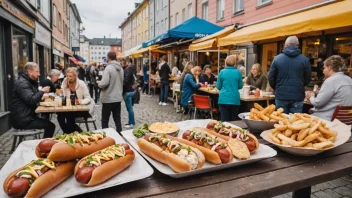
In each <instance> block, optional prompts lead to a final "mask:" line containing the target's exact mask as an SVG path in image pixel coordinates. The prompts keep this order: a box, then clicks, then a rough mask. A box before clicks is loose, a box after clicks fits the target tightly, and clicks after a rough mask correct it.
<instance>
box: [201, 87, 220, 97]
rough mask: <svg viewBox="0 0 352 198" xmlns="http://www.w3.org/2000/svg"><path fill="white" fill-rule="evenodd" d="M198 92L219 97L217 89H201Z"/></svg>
mask: <svg viewBox="0 0 352 198" xmlns="http://www.w3.org/2000/svg"><path fill="white" fill-rule="evenodd" d="M198 90H199V91H203V92H206V93H209V94H213V95H219V90H218V89H216V88H215V89H212V90H209V87H200V88H199V89H198Z"/></svg>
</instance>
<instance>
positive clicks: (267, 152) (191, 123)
mask: <svg viewBox="0 0 352 198" xmlns="http://www.w3.org/2000/svg"><path fill="white" fill-rule="evenodd" d="M209 122H210V120H187V121H183V122H178V123H175V124H176V125H177V126H179V127H180V133H179V135H178V137H182V133H183V132H184V131H185V130H187V129H192V128H193V127H205V126H206V125H207V124H208V123H209ZM226 125H231V124H229V123H226ZM232 126H234V125H232ZM122 136H124V137H125V138H126V140H127V141H128V142H129V143H130V145H132V146H133V147H134V148H135V149H136V150H137V151H138V152H139V153H140V154H141V155H143V157H144V158H146V159H147V160H148V161H149V162H150V163H151V164H152V165H153V166H154V167H155V168H156V169H158V170H159V171H160V172H162V173H163V174H165V175H168V176H170V177H174V178H180V177H187V176H191V175H197V174H201V173H206V172H210V171H215V170H220V169H225V168H229V167H235V166H240V165H244V164H250V163H253V162H256V161H258V160H262V159H265V158H269V157H274V156H275V155H276V154H277V152H276V151H275V150H274V149H272V148H270V147H269V146H266V145H263V144H260V145H259V149H258V150H257V152H255V153H254V154H252V155H251V156H250V158H249V159H247V160H237V159H234V160H233V161H232V162H231V163H229V164H223V165H214V164H211V163H208V162H205V164H204V166H203V167H202V168H201V169H197V170H193V171H189V172H185V173H176V172H175V171H173V170H172V169H171V168H170V167H169V166H167V165H165V164H162V163H160V162H158V161H156V160H154V159H152V158H150V157H148V156H147V155H145V154H144V153H143V152H142V151H140V150H139V148H138V146H137V138H136V137H135V136H133V134H132V130H128V131H124V132H122Z"/></svg>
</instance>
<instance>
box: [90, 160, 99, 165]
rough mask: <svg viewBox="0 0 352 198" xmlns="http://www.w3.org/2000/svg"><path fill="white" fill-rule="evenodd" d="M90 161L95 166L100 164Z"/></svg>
mask: <svg viewBox="0 0 352 198" xmlns="http://www.w3.org/2000/svg"><path fill="white" fill-rule="evenodd" d="M90 163H91V164H93V165H96V166H100V164H98V162H95V161H91V162H90Z"/></svg>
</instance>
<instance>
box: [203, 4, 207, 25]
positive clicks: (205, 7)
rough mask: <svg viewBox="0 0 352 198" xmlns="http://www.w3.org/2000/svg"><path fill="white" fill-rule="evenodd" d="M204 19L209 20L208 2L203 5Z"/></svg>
mask: <svg viewBox="0 0 352 198" xmlns="http://www.w3.org/2000/svg"><path fill="white" fill-rule="evenodd" d="M202 18H203V19H204V20H206V21H207V20H208V2H206V3H203V5H202Z"/></svg>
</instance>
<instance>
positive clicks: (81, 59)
mask: <svg viewBox="0 0 352 198" xmlns="http://www.w3.org/2000/svg"><path fill="white" fill-rule="evenodd" d="M73 57H75V58H76V59H77V60H79V61H81V62H83V63H85V62H86V60H85V59H84V58H82V57H80V56H79V55H77V54H75V55H73Z"/></svg>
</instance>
